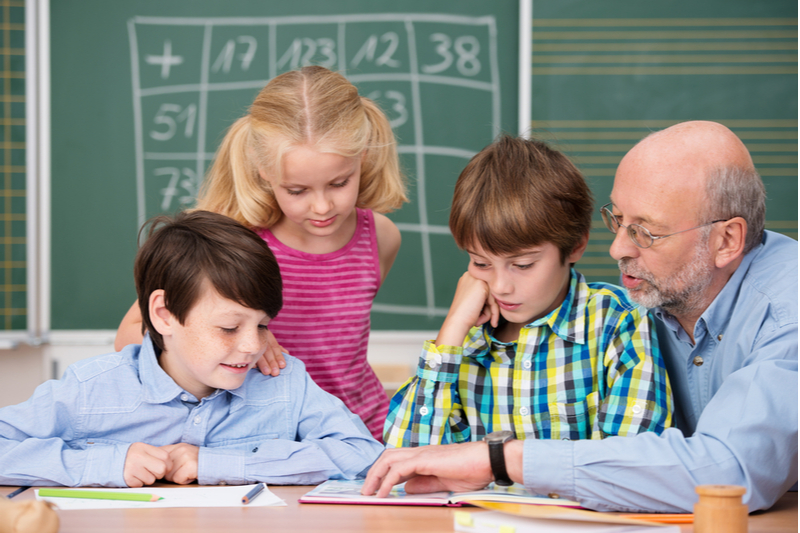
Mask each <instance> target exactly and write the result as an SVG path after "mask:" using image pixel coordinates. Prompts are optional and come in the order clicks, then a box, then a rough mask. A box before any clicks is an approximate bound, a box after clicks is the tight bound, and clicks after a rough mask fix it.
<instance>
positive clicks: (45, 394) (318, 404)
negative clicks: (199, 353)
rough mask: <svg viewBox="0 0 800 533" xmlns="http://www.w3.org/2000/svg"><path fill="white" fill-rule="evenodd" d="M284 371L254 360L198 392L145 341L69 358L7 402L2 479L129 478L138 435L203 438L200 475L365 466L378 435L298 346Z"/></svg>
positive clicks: (215, 477) (336, 472) (284, 475)
mask: <svg viewBox="0 0 800 533" xmlns="http://www.w3.org/2000/svg"><path fill="white" fill-rule="evenodd" d="M284 357H285V359H286V368H284V369H283V370H281V373H280V375H279V376H277V377H272V376H264V375H262V374H261V373H260V372H259V371H258V370H255V369H254V370H251V371H250V372H249V373H248V374H247V377H246V379H245V382H244V384H242V386H241V387H239V388H238V389H235V390H230V391H227V390H217V391H215V392H214V393H212V394H211V395H209V396H208V397H206V398H203V399H202V400H201V401H198V400H197V398H195V397H194V396H192V395H191V394H190V393H188V392H187V391H185V390H183V389H182V388H180V387H179V386H178V385H177V384H176V383H175V381H173V380H172V378H171V377H170V376H169V375H167V374H166V373H165V372H164V370H162V368H161V367H160V366H159V364H158V361H157V358H156V354H155V352H154V349H153V345H152V342H151V340H150V337H149V336H146V337H145V339H144V342H143V344H142V345H141V346H140V345H138V344H137V345H129V346H127V347H126V348H124V349H123V350H122V351H121V352H119V353H115V354H109V355H102V356H98V357H94V358H91V359H87V360H85V361H81V362H79V363H76V364H74V365H71V366H70V367H69V368H68V369H67V371H66V372H65V374H64V377H63V378H62V379H61V380H58V381H56V380H51V381H48V382H45V383H43V384H42V385H40V386H39V387H37V389H36V391H35V392H34V394H33V396H32V397H31V398H30V399H29V400H27V401H26V402H24V403H21V404H19V405H13V406H9V407H5V408H2V409H0V485H67V486H114V487H124V486H126V484H125V481H124V479H123V467H124V464H125V457H126V455H127V452H128V447H129V446H130V445H131V444H132V443H134V442H144V443H146V444H150V445H153V446H164V445H167V444H176V443H181V442H184V443H188V444H192V445H194V446H198V447H199V448H200V450H199V455H198V482H199V483H200V484H201V485H214V484H221V483H227V484H231V485H233V484H237V485H238V484H247V483H253V482H258V481H263V482H266V483H269V484H284V485H288V484H298V485H306V484H316V483H320V482H322V481H324V480H326V479H329V478H332V479H353V478H355V477H357V476H359V474H364V473H365V472H366V470H367V469H368V468H369V467H370V466H371V465H372V463H373V462H374V461H375V460H376V459H377V458H378V456H379V455H380V453H381V451H382V450H383V447H382V446H381V445H380V444H379V443H378V442H377V441H376V440H374V439H373V438H372V437H371V436H370V434H369V431H367V429H366V427H365V426H364V424H363V423H362V422H361V419H359V418H358V417H357V416H356V415H354V414H352V413H351V412H350V411H349V410H348V409H347V408H346V407H345V406H344V404H343V403H342V402H341V401H340V400H339V399H338V398H335V397H334V396H332V395H330V394H328V393H327V392H325V391H323V390H322V389H320V388H319V387H318V386H317V385H316V384H315V383H314V382H313V380H312V379H311V378H310V377H309V376H308V373H307V372H306V371H305V366H304V365H303V363H302V362H301V361H299V360H298V359H295V358H294V357H291V356H288V355H285V356H284Z"/></svg>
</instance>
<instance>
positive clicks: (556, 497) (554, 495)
mask: <svg viewBox="0 0 800 533" xmlns="http://www.w3.org/2000/svg"><path fill="white" fill-rule="evenodd" d="M547 497H548V498H552V499H554V500H557V499H559V498H560V497H561V496H559V495H558V494H556V493H555V492H551V493H550V494H548V495H547Z"/></svg>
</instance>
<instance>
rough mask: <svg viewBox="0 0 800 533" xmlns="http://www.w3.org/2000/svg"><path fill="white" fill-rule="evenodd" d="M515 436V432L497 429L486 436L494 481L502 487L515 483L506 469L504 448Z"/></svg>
mask: <svg viewBox="0 0 800 533" xmlns="http://www.w3.org/2000/svg"><path fill="white" fill-rule="evenodd" d="M513 438H514V434H513V433H512V432H511V431H496V432H494V433H490V434H489V435H487V437H486V441H487V443H488V445H489V464H490V465H491V467H492V474H493V475H494V482H495V484H496V485H500V486H501V487H508V486H509V485H513V484H514V482H513V481H511V479H509V477H508V472H507V471H506V454H505V450H504V446H505V443H506V442H508V441H510V440H511V439H513Z"/></svg>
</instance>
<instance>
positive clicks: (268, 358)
mask: <svg viewBox="0 0 800 533" xmlns="http://www.w3.org/2000/svg"><path fill="white" fill-rule="evenodd" d="M284 351H285V350H284V349H283V348H281V345H280V344H278V340H277V339H276V338H275V335H273V334H272V332H271V331H269V332H268V333H267V351H266V352H264V355H262V356H261V359H259V360H258V361H256V366H257V367H258V369H259V370H260V371H261V373H262V374H264V375H265V376H269V375H272V376H277V375H278V374H280V373H281V368H285V367H286V361H284V360H283V352H284ZM287 353H288V352H287Z"/></svg>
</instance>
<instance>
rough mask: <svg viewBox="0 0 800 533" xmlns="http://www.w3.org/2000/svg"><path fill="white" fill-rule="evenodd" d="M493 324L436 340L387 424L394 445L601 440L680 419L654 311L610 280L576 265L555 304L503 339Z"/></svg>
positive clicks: (393, 405) (402, 391)
mask: <svg viewBox="0 0 800 533" xmlns="http://www.w3.org/2000/svg"><path fill="white" fill-rule="evenodd" d="M492 333H493V328H492V327H491V326H485V325H484V326H481V327H476V328H472V330H470V332H469V335H468V336H467V338H466V340H465V341H464V345H463V346H439V347H437V346H435V345H434V343H433V342H431V341H429V342H427V343H426V344H425V346H424V348H423V352H422V356H421V357H420V361H419V366H418V369H417V375H416V376H415V377H413V378H411V379H409V380H408V381H407V382H406V383H405V384H404V385H403V386H402V387H401V389H400V390H399V391H398V392H397V394H395V396H394V398H392V401H391V406H390V408H389V416H388V417H387V419H386V425H385V426H384V439H385V441H386V444H387V445H388V446H391V447H400V446H424V445H427V444H444V443H453V442H467V441H478V440H482V439H483V438H484V437H485V436H486V434H487V433H490V432H492V431H499V430H510V431H513V432H514V433H515V434H516V436H517V438H518V439H524V438H537V439H570V440H575V439H589V438H591V439H600V438H603V437H606V436H610V435H634V434H636V433H640V432H642V431H655V432H656V433H661V432H662V431H663V430H664V429H665V428H666V427H669V426H671V425H672V392H671V390H670V385H669V381H668V380H667V373H666V370H665V367H664V361H663V359H662V357H661V352H660V350H659V349H658V343H657V339H656V332H655V329H654V327H653V322H652V317H651V316H650V314H649V313H647V311H646V310H645V309H642V308H640V307H637V306H635V305H633V304H631V303H630V301H629V300H628V298H627V295H626V294H625V292H624V291H623V290H622V289H620V288H619V287H616V286H614V285H610V284H607V283H586V281H585V279H584V277H583V276H582V275H581V274H579V273H578V272H576V271H575V270H572V272H571V278H570V287H569V292H568V294H567V297H566V298H565V299H564V302H563V303H562V304H561V306H559V307H558V308H557V309H555V310H553V311H552V312H551V313H549V314H548V315H546V316H544V317H542V318H540V319H538V320H536V321H534V322H532V323H531V324H528V325H527V326H525V327H524V328H522V330H521V332H520V337H519V339H518V340H517V341H516V342H511V343H503V342H500V341H498V340H496V339H495V338H494V337H493V336H492Z"/></svg>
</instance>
